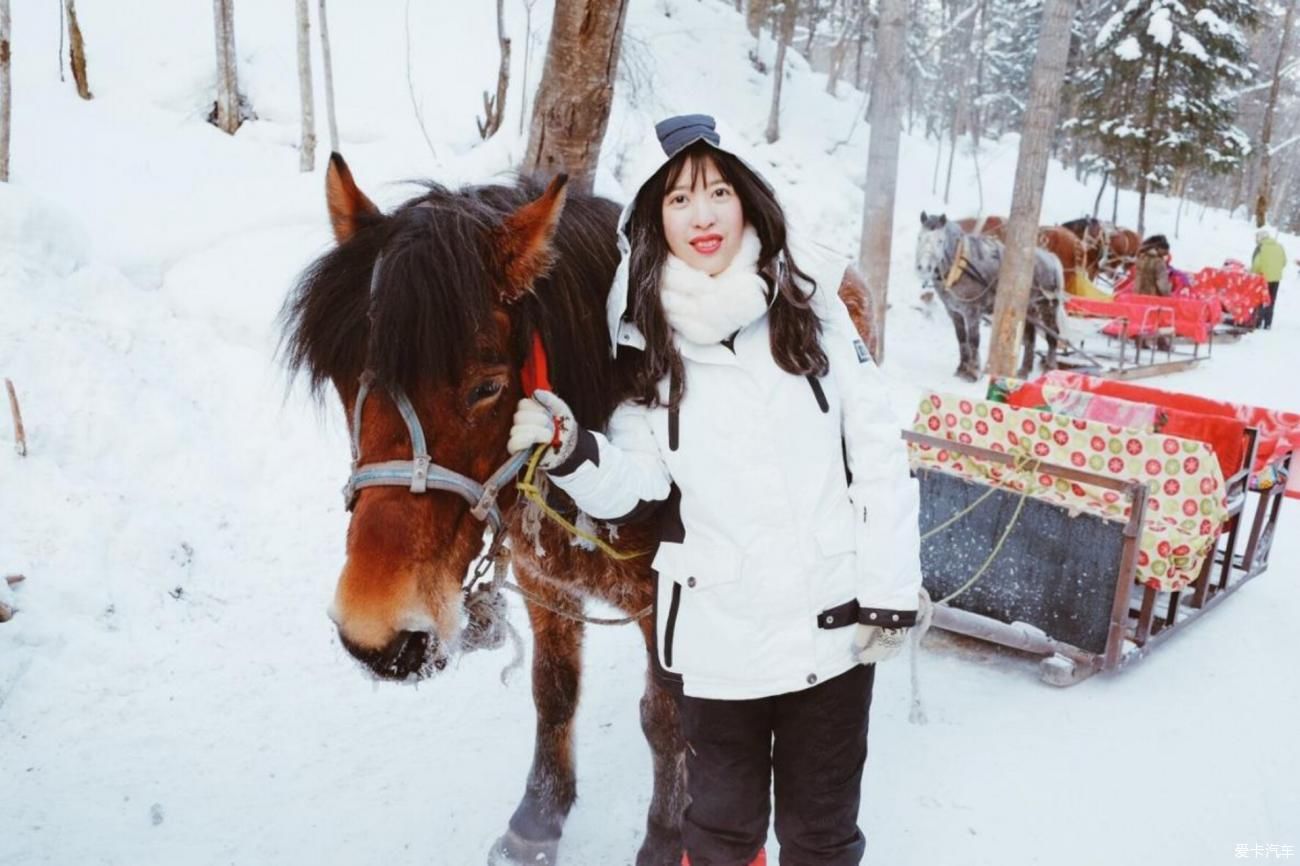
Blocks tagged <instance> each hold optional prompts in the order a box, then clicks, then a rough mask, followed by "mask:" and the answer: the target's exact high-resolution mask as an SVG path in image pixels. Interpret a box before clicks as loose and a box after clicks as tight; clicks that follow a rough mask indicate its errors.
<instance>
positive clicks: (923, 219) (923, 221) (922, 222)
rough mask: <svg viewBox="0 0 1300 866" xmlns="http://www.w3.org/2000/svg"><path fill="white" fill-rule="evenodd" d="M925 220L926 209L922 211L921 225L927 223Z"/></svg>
mask: <svg viewBox="0 0 1300 866" xmlns="http://www.w3.org/2000/svg"><path fill="white" fill-rule="evenodd" d="M925 220H926V216H925V211H921V225H925Z"/></svg>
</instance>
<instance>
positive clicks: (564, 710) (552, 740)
mask: <svg viewBox="0 0 1300 866" xmlns="http://www.w3.org/2000/svg"><path fill="white" fill-rule="evenodd" d="M516 567H518V563H516ZM517 573H520V576H521V577H522V576H523V574H522V573H521V572H517ZM531 583H532V584H533V585H532V586H528V587H526V588H528V589H531V590H533V591H534V592H538V593H539V594H541V595H542V596H543V597H544V598H546V599H547V602H548V603H552V602H553V603H554V605H555V606H556V607H560V608H562V609H563V608H564V607H565V606H572V607H573V608H574V609H575V611H574V612H575V613H576V612H578V606H577V605H576V604H575V603H574V602H573V601H572V600H570V599H568V598H567V597H564V596H560V595H559V594H558V593H555V592H547V590H546V587H545V585H544V584H540V583H538V582H536V581H532V582H531ZM528 619H529V621H530V622H531V624H532V628H533V705H534V706H535V707H536V709H537V735H536V739H535V741H534V744H533V766H532V768H531V769H530V770H529V771H528V781H527V782H526V784H525V785H524V796H523V799H521V800H520V801H519V805H518V807H516V808H515V813H514V815H512V816H511V817H510V827H509V829H508V830H506V833H505V835H504V836H502V837H501V838H500V839H498V840H497V843H496V845H495V846H494V847H493V850H492V854H491V856H490V857H489V858H488V862H489V864H490V866H515V864H520V866H522V864H528V866H554V864H555V862H556V851H557V849H558V847H559V843H560V833H561V832H562V831H563V829H564V820H565V818H567V817H568V814H569V809H570V808H571V807H572V806H573V801H574V799H575V798H576V797H577V785H576V781H575V778H574V770H573V716H574V713H575V712H576V711H577V708H578V684H579V681H580V680H581V677H582V636H583V625H582V623H580V622H575V621H573V620H571V619H567V618H565V617H562V616H560V615H559V614H557V613H553V612H551V611H549V610H545V609H543V608H541V607H538V606H537V605H534V604H529V605H528Z"/></svg>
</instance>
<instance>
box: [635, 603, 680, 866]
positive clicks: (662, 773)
mask: <svg viewBox="0 0 1300 866" xmlns="http://www.w3.org/2000/svg"><path fill="white" fill-rule="evenodd" d="M654 628H655V623H654V618H653V617H647V618H645V619H643V620H641V631H642V633H643V634H644V635H645V640H646V648H647V649H648V650H649V651H650V653H652V654H653V653H654ZM650 665H651V667H652V668H653V666H654V659H653V655H652V656H651V657H650ZM641 730H642V731H643V732H644V733H645V738H646V742H647V743H649V744H650V754H651V758H652V762H653V765H654V792H653V793H652V794H651V796H650V811H649V813H648V814H647V815H646V833H645V841H643V842H642V843H641V850H639V851H638V852H637V855H636V866H679V864H680V863H681V862H682V812H683V811H684V810H685V809H686V760H685V759H686V741H685V740H684V739H683V738H682V732H681V726H680V724H679V723H678V720H677V700H676V698H675V697H674V696H673V695H672V694H671V693H669V692H668V691H666V690H665V689H664V688H663V687H662V686H661V685H660V684H659V682H658V680H656V679H655V676H654V674H653V673H650V672H647V675H646V687H645V694H644V695H642V697H641Z"/></svg>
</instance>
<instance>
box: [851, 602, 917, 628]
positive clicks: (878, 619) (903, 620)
mask: <svg viewBox="0 0 1300 866" xmlns="http://www.w3.org/2000/svg"><path fill="white" fill-rule="evenodd" d="M858 622H859V623H860V624H862V625H878V626H880V627H881V628H911V627H912V626H914V625H916V611H914V610H891V609H889V608H886V607H862V608H858Z"/></svg>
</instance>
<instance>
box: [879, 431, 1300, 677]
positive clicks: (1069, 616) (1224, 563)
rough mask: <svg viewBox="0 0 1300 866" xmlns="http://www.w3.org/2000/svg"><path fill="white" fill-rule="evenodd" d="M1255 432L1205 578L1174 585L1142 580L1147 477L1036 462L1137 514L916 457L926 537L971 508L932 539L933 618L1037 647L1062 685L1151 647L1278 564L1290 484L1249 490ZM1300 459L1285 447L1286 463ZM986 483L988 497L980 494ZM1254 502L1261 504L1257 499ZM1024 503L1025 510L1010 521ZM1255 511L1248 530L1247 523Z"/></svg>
mask: <svg viewBox="0 0 1300 866" xmlns="http://www.w3.org/2000/svg"><path fill="white" fill-rule="evenodd" d="M903 438H904V439H906V440H907V441H908V442H909V443H913V444H916V445H925V446H929V447H931V448H939V449H945V450H947V451H948V452H952V453H954V454H959V455H965V456H966V457H968V458H970V457H973V458H977V459H979V460H981V461H986V462H988V463H994V464H998V465H1001V466H1005V467H1014V466H1015V464H1016V458H1014V457H1012V456H1010V455H1008V454H1005V453H1001V452H997V451H992V450H989V449H986V448H983V447H980V446H977V445H971V444H963V443H961V442H956V441H953V440H951V439H947V438H941V437H937V436H930V435H927V434H923V433H918V432H915V431H911V430H908V431H904V433H903ZM1248 440H1249V441H1248V443H1247V448H1248V454H1247V458H1246V460H1245V462H1244V466H1243V468H1242V469H1241V470H1240V471H1239V472H1237V473H1236V474H1234V475H1233V476H1232V477H1231V478H1228V479H1226V484H1227V497H1226V499H1227V517H1226V519H1225V520H1224V521H1223V523H1222V526H1221V529H1220V531H1219V533H1218V537H1217V539H1216V541H1215V542H1214V548H1213V551H1212V553H1211V554H1210V555H1207V556H1205V558H1204V560H1203V564H1202V565H1201V567H1200V570H1199V573H1198V574H1197V576H1196V578H1195V580H1194V581H1192V582H1191V583H1190V584H1189V585H1187V586H1186V587H1185V588H1183V589H1181V590H1180V591H1174V592H1169V591H1162V590H1159V589H1156V588H1153V587H1151V586H1149V585H1143V584H1141V583H1139V582H1138V581H1137V579H1136V577H1137V562H1138V552H1139V542H1140V540H1141V538H1142V534H1143V533H1144V532H1146V531H1147V528H1146V522H1145V520H1146V516H1147V487H1146V485H1145V484H1143V483H1141V482H1138V481H1131V480H1125V479H1121V478H1116V477H1112V476H1108V475H1104V474H1099V473H1095V472H1089V471H1085V470H1082V469H1078V468H1074V467H1071V466H1062V465H1059V464H1053V463H1046V462H1042V463H1039V464H1037V466H1036V467H1035V470H1034V471H1035V472H1037V473H1044V474H1046V475H1049V476H1051V477H1052V478H1053V479H1064V480H1066V481H1068V482H1077V483H1080V484H1089V485H1094V486H1095V487H1098V488H1102V489H1105V490H1110V491H1114V492H1115V493H1117V494H1119V496H1121V497H1123V499H1124V500H1125V501H1126V504H1127V508H1126V510H1127V512H1128V516H1127V517H1126V518H1124V519H1111V518H1104V517H1100V516H1097V515H1095V514H1090V513H1086V512H1080V511H1079V510H1077V509H1073V508H1070V507H1067V506H1065V505H1062V504H1058V503H1053V502H1047V501H1041V500H1039V499H1037V498H1034V497H1032V496H1030V497H1023V496H1022V494H1021V493H1019V492H1016V491H1012V490H1006V489H996V488H994V490H993V492H992V493H991V494H989V490H990V487H989V485H987V484H982V483H980V482H978V481H975V480H972V479H969V478H965V477H961V476H958V475H954V474H950V473H948V472H945V471H941V470H938V469H930V468H926V467H917V468H916V469H915V470H914V474H915V475H916V476H917V478H918V480H919V482H920V486H921V511H920V529H921V532H922V535H923V536H924V534H925V533H927V532H929V531H930V530H932V529H934V528H936V527H939V526H941V525H942V524H944V523H945V522H946V521H949V520H950V519H951V518H953V517H954V516H956V515H958V514H960V513H961V512H963V511H964V510H966V509H970V511H969V513H967V514H966V515H965V516H963V517H961V518H960V519H959V520H958V521H957V523H956V524H954V525H953V526H951V527H950V528H949V529H947V530H944V531H942V532H939V533H938V534H935V535H932V536H931V537H930V538H928V539H923V541H922V545H921V569H922V575H923V579H924V584H925V587H926V589H927V591H928V592H929V593H930V596H931V598H933V599H935V601H936V605H935V611H934V619H933V624H934V625H935V626H937V627H938V628H941V629H944V630H946V631H950V632H954V633H957V634H961V635H966V636H968V637H973V638H977V639H980V640H984V641H989V642H991V643H995V644H999V645H1001V646H1005V647H1008V648H1010V649H1013V650H1018V651H1021V652H1024V653H1027V654H1029V655H1033V656H1037V657H1038V658H1039V677H1040V679H1042V681H1043V682H1046V683H1048V684H1051V685H1055V686H1070V685H1074V684H1075V683H1078V682H1081V681H1082V680H1084V679H1086V678H1088V677H1090V676H1092V675H1093V674H1095V673H1099V672H1111V671H1118V670H1121V669H1123V668H1125V667H1127V666H1129V665H1131V664H1133V663H1135V662H1136V661H1138V660H1139V659H1142V658H1144V657H1145V656H1146V655H1147V654H1148V653H1149V652H1151V651H1152V650H1153V649H1154V648H1155V647H1157V646H1159V645H1161V644H1163V643H1164V642H1165V641H1167V640H1168V639H1169V638H1170V637H1172V636H1173V635H1174V634H1176V633H1178V632H1180V631H1182V630H1185V628H1186V626H1187V625H1188V624H1190V623H1191V622H1193V621H1195V620H1196V619H1199V618H1200V617H1201V616H1202V615H1203V614H1204V613H1205V612H1207V611H1209V610H1210V609H1212V608H1214V607H1216V606H1217V605H1219V604H1221V603H1222V602H1223V601H1224V600H1226V599H1227V598H1228V596H1230V595H1232V594H1233V593H1234V592H1236V591H1237V590H1238V589H1239V588H1240V587H1241V586H1243V585H1244V584H1245V583H1247V582H1248V581H1250V580H1252V579H1254V578H1255V577H1258V576H1259V575H1260V574H1262V573H1263V572H1264V571H1265V570H1267V568H1268V555H1269V550H1270V547H1271V544H1272V539H1273V537H1274V534H1275V530H1276V527H1277V521H1278V515H1279V510H1280V507H1281V501H1282V499H1283V498H1284V497H1283V490H1282V489H1281V487H1280V486H1279V487H1277V488H1274V489H1272V490H1266V491H1261V492H1259V493H1257V494H1255V495H1251V493H1250V491H1249V489H1248V487H1249V485H1248V481H1249V478H1250V466H1251V459H1252V458H1253V454H1254V447H1255V441H1256V433H1255V431H1254V430H1253V429H1249V430H1248ZM1290 459H1291V455H1287V456H1286V458H1285V460H1286V469H1288V470H1289V468H1290ZM985 494H989V496H988V498H987V499H985V500H984V501H982V502H980V503H979V504H975V503H976V501H977V500H978V499H979V498H980V497H981V496H983V495H985ZM1022 498H1023V499H1024V501H1023V504H1022V502H1021V500H1022ZM1252 502H1253V505H1254V508H1253V510H1252V509H1249V508H1248V505H1249V504H1251V503H1252ZM1018 507H1019V508H1020V509H1021V512H1020V514H1019V517H1018V519H1016V522H1015V525H1014V526H1013V527H1011V528H1010V529H1009V530H1008V525H1009V523H1010V521H1011V520H1012V517H1013V515H1015V513H1016V510H1017V508H1018ZM1248 515H1249V518H1250V523H1249V525H1250V531H1249V533H1248V534H1246V533H1243V532H1242V529H1243V527H1245V526H1246V525H1247V518H1248ZM1004 533H1005V535H1006V537H1005V539H1003V535H1004ZM999 539H1003V540H1002V541H1001V545H1002V546H1001V548H1000V550H999V552H998V554H997V556H996V557H995V558H994V559H993V560H992V563H991V565H990V567H989V570H988V572H987V573H986V574H985V575H984V576H983V577H982V578H981V579H980V580H978V581H977V582H976V583H974V584H973V585H972V586H970V587H969V588H968V589H966V590H965V591H964V592H962V593H961V594H960V595H958V596H957V597H956V598H954V599H953V600H952V601H951V602H950V603H946V604H940V603H938V602H939V600H941V599H943V598H945V597H946V596H948V595H949V594H951V593H954V592H956V591H957V590H959V589H960V588H961V587H962V586H963V585H964V584H965V583H967V581H968V580H969V578H970V577H971V575H972V573H974V572H975V570H976V569H977V568H978V567H979V565H980V564H982V563H983V562H984V561H985V560H986V559H987V558H988V556H989V555H990V552H991V551H992V550H994V549H995V548H996V547H997V545H998V544H999ZM1243 542H1244V545H1243Z"/></svg>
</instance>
